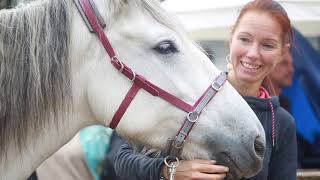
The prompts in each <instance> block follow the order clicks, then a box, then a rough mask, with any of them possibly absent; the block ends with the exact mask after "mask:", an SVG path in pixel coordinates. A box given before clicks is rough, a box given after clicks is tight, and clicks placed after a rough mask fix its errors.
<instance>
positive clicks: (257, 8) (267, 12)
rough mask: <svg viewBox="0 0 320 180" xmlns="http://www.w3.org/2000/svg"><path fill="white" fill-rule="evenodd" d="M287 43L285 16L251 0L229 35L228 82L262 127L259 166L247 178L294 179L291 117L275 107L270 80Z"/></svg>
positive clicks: (273, 7) (271, 5)
mask: <svg viewBox="0 0 320 180" xmlns="http://www.w3.org/2000/svg"><path fill="white" fill-rule="evenodd" d="M291 43H292V29H291V23H290V20H289V18H288V16H287V13H286V11H285V10H284V9H283V8H282V6H281V5H280V4H279V3H278V2H276V1H273V0H270V1H266V0H255V1H252V2H250V3H248V4H247V5H245V6H244V8H243V9H242V10H241V12H240V15H239V17H238V18H237V21H236V23H235V25H234V26H233V29H232V31H231V39H230V43H229V46H230V55H229V57H230V59H229V63H230V64H229V67H230V72H229V78H228V79H229V81H230V83H231V84H232V85H233V86H234V87H235V88H236V89H237V90H238V92H239V93H240V94H241V95H243V96H244V97H245V99H246V100H247V102H248V103H249V105H250V106H251V107H252V109H253V110H254V111H255V112H256V114H257V116H258V118H259V119H260V121H261V123H262V125H263V126H264V128H265V132H266V138H267V150H266V152H265V158H264V163H263V164H264V167H263V169H262V171H261V172H259V173H258V175H257V176H255V177H253V178H252V179H259V180H261V179H263V180H266V179H270V180H271V179H272V180H277V179H286V180H292V179H296V169H297V144H296V143H297V142H296V131H295V124H294V121H293V118H292V117H291V116H290V115H289V113H288V112H286V111H285V110H284V109H283V108H281V107H280V106H279V101H278V97H270V94H273V95H275V92H274V90H273V86H272V84H270V82H271V81H270V79H269V75H270V73H271V72H272V71H273V70H274V68H275V66H276V65H277V64H279V62H280V61H281V60H283V59H284V58H285V56H286V55H287V54H288V51H289V48H290V45H291Z"/></svg>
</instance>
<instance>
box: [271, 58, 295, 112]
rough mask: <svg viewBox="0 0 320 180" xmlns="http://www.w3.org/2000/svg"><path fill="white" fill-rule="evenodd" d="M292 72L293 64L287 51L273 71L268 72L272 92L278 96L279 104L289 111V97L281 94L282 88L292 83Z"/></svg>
mask: <svg viewBox="0 0 320 180" xmlns="http://www.w3.org/2000/svg"><path fill="white" fill-rule="evenodd" d="M293 74H294V66H293V60H292V56H291V53H290V52H288V53H286V55H285V56H284V58H283V60H282V61H281V62H280V63H279V64H277V65H276V67H275V68H274V70H273V72H272V73H271V74H270V76H269V77H270V80H271V83H272V85H273V89H274V93H275V94H276V95H277V96H279V101H280V105H281V106H282V107H283V108H284V109H286V110H287V111H288V112H291V106H290V102H289V99H288V98H287V97H285V96H284V95H282V94H281V93H282V89H283V88H285V87H289V86H291V84H292V80H293Z"/></svg>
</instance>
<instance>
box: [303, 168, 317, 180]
mask: <svg viewBox="0 0 320 180" xmlns="http://www.w3.org/2000/svg"><path fill="white" fill-rule="evenodd" d="M297 180H320V169H299V170H298V173H297Z"/></svg>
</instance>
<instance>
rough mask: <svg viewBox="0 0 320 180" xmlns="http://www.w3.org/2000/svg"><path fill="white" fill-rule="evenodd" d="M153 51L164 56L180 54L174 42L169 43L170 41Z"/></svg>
mask: <svg viewBox="0 0 320 180" xmlns="http://www.w3.org/2000/svg"><path fill="white" fill-rule="evenodd" d="M153 50H155V51H157V52H158V53H159V54H164V55H167V54H171V53H176V52H178V49H177V47H176V45H175V44H174V42H172V41H168V40H166V41H162V42H160V43H158V44H157V45H156V46H155V47H154V48H153Z"/></svg>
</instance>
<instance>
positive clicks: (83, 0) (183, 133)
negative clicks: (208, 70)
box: [74, 0, 227, 156]
mask: <svg viewBox="0 0 320 180" xmlns="http://www.w3.org/2000/svg"><path fill="white" fill-rule="evenodd" d="M74 2H75V5H76V7H77V8H78V10H79V12H80V15H81V16H82V18H83V19H84V21H85V23H86V25H87V26H88V28H89V30H90V32H93V33H95V34H96V35H97V37H98V38H99V40H100V41H101V43H102V45H103V47H104V48H105V50H106V51H107V53H108V55H109V57H110V58H111V63H112V65H113V66H114V67H115V68H116V69H117V70H118V71H119V72H121V73H122V74H123V75H125V76H126V77H127V78H128V79H130V80H131V81H132V82H133V85H132V87H131V88H130V90H129V91H128V93H127V95H126V97H125V98H124V100H123V101H122V103H121V104H120V106H119V108H118V110H117V111H116V113H115V114H114V116H113V118H112V121H111V123H110V125H109V127H110V128H113V129H115V128H116V127H117V125H118V123H119V122H120V120H121V118H122V116H123V115H124V113H125V111H126V109H127V108H128V107H129V105H130V103H131V102H132V100H133V98H134V97H135V96H136V94H137V93H138V91H139V90H140V89H141V88H142V89H144V90H145V91H147V92H149V93H150V94H152V95H153V96H158V97H160V98H162V99H164V100H165V101H167V102H169V103H170V104H172V105H174V106H176V107H177V108H179V109H181V110H183V111H185V112H188V115H187V118H186V120H185V122H184V124H183V125H182V127H181V128H180V130H179V132H178V133H177V135H176V137H175V138H174V140H173V143H172V148H170V150H169V151H170V155H175V156H178V154H179V153H180V149H179V147H181V146H182V145H183V143H184V141H185V139H186V138H187V136H188V134H189V133H190V131H191V129H192V127H193V126H194V124H195V122H196V121H197V120H198V117H199V115H200V114H201V111H202V110H203V109H204V107H205V106H206V105H207V104H208V103H209V101H210V100H211V99H212V97H213V96H214V95H215V94H216V93H217V92H218V91H219V90H220V89H221V87H222V86H223V84H224V83H225V82H226V79H227V77H226V74H225V73H221V74H220V75H219V76H218V77H217V78H216V80H215V81H214V82H213V83H212V84H211V85H210V86H209V88H208V89H207V90H206V91H205V93H204V94H203V95H202V96H201V97H200V98H199V99H198V100H197V102H196V103H195V105H193V106H192V105H190V104H188V103H186V102H185V101H183V100H181V99H179V98H178V97H176V96H174V95H173V94H171V93H168V92H167V91H165V90H163V89H161V88H160V87H158V86H156V85H154V84H153V83H151V82H150V81H148V80H146V79H145V78H144V77H143V76H141V75H139V74H137V73H135V72H134V71H133V70H132V69H131V68H129V67H128V66H127V65H125V64H124V63H123V62H122V61H120V60H119V59H118V57H117V56H116V53H115V51H114V49H113V48H112V45H111V43H110V42H109V40H108V38H107V36H106V35H105V33H104V31H103V29H104V27H105V23H104V21H103V18H102V16H101V15H100V13H99V12H98V10H97V8H96V7H95V5H94V3H93V2H92V0H74ZM177 148H178V150H177Z"/></svg>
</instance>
